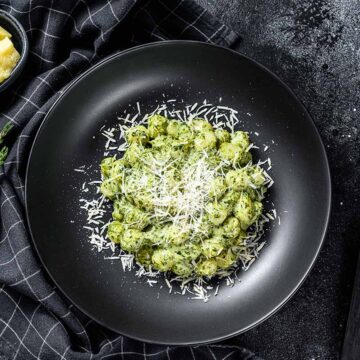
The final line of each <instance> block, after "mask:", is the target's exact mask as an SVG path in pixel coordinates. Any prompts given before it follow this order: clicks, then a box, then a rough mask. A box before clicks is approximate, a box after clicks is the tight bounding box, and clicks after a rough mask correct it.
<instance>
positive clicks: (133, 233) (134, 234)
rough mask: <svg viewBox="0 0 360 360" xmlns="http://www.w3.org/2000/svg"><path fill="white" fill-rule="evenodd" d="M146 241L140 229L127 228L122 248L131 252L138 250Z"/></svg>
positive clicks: (122, 240)
mask: <svg viewBox="0 0 360 360" xmlns="http://www.w3.org/2000/svg"><path fill="white" fill-rule="evenodd" d="M143 243H144V236H143V233H142V232H141V231H140V230H137V229H130V228H129V229H125V231H124V233H123V236H122V239H121V248H122V249H123V250H125V251H129V252H137V251H138V250H139V249H140V248H141V246H142V245H143Z"/></svg>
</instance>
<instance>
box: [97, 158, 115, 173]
mask: <svg viewBox="0 0 360 360" xmlns="http://www.w3.org/2000/svg"><path fill="white" fill-rule="evenodd" d="M114 161H115V157H107V158H104V159H102V161H101V163H100V171H101V174H102V176H104V177H105V178H106V177H109V176H110V171H111V169H112V167H113V164H114Z"/></svg>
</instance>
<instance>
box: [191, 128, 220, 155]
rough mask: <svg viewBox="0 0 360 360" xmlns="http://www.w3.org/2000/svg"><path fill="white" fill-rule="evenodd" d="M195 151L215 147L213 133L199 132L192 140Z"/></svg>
mask: <svg viewBox="0 0 360 360" xmlns="http://www.w3.org/2000/svg"><path fill="white" fill-rule="evenodd" d="M194 145H195V149H196V150H198V151H202V150H210V149H214V148H215V147H216V137H215V134H214V132H213V131H201V132H199V133H198V134H197V136H196V137H195V139H194Z"/></svg>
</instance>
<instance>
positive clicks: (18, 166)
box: [0, 0, 252, 360]
mask: <svg viewBox="0 0 360 360" xmlns="http://www.w3.org/2000/svg"><path fill="white" fill-rule="evenodd" d="M188 8H191V10H188ZM0 9H4V10H6V11H9V12H10V13H11V14H13V15H14V16H16V17H17V18H18V19H19V20H20V21H21V22H22V24H23V25H24V27H25V30H26V32H27V34H28V36H29V39H30V44H31V52H30V55H29V68H30V66H31V71H30V75H27V78H26V79H24V82H23V83H21V84H20V85H19V86H18V87H17V88H16V90H15V91H14V92H13V95H14V97H15V100H14V101H12V102H11V103H9V104H7V106H6V107H4V106H3V104H0V127H2V126H3V125H4V124H5V123H6V122H7V121H11V122H12V123H13V124H14V129H13V132H14V133H15V134H16V135H17V136H16V140H15V141H14V143H13V144H12V145H11V147H10V152H9V156H8V159H7V161H6V162H5V164H4V166H3V167H2V168H0V187H1V191H0V204H1V206H0V217H1V224H0V269H1V271H0V284H1V288H0V341H4V343H6V344H8V345H9V346H8V348H9V349H12V351H13V353H9V354H3V355H5V356H8V358H9V359H30V358H34V359H119V358H121V359H123V360H127V359H138V358H139V359H148V358H150V359H153V358H156V359H169V360H172V359H180V358H193V359H203V358H209V350H210V353H211V358H213V359H219V360H225V359H232V358H234V359H235V358H236V359H239V358H245V357H246V356H252V355H251V353H250V352H246V351H245V352H244V350H243V349H242V348H237V347H233V346H220V345H210V346H204V347H161V346H158V345H145V344H141V343H139V342H136V341H133V340H130V339H127V338H124V337H123V336H118V335H116V334H114V333H112V332H110V331H108V330H106V329H103V328H102V327H100V325H98V324H96V323H95V322H94V321H92V320H89V319H88V318H87V317H86V316H85V315H84V314H82V313H81V312H80V311H79V310H78V309H76V308H75V307H73V306H72V305H71V304H69V303H68V302H67V300H65V299H64V298H63V297H62V295H61V294H59V292H58V290H57V289H56V288H55V287H54V286H53V285H52V284H50V283H49V281H48V279H47V277H46V275H45V274H44V271H43V269H42V268H41V266H40V265H39V263H38V260H37V258H36V257H35V256H34V253H33V249H32V246H31V245H30V240H29V234H28V232H27V228H26V225H25V222H24V207H23V206H24V172H25V171H24V167H25V165H26V160H27V153H28V151H29V149H30V146H31V143H32V140H33V138H34V136H35V133H36V129H37V128H38V126H39V125H40V123H41V121H42V119H43V118H44V115H45V114H46V112H47V110H48V109H49V108H50V106H51V105H52V104H53V102H54V101H55V99H56V98H57V97H58V96H59V94H60V93H61V92H62V90H63V88H64V87H65V86H66V85H67V84H68V83H69V82H70V81H71V80H73V78H74V77H75V76H77V75H79V74H80V73H81V72H82V71H83V70H84V69H86V68H88V67H89V66H90V65H92V64H94V63H95V62H96V61H98V60H100V59H101V58H103V57H104V56H106V55H108V54H109V53H111V52H114V51H118V50H121V49H124V48H126V47H129V46H133V45H134V44H137V43H141V42H144V41H156V40H159V39H167V38H177V37H180V38H181V37H182V35H183V34H185V33H186V34H187V36H186V37H185V38H189V37H191V38H193V39H195V40H203V41H210V42H215V43H219V44H222V45H227V46H229V45H231V42H232V41H234V40H236V36H235V34H233V33H232V32H231V31H230V30H229V29H228V28H226V26H224V25H223V24H221V23H219V22H218V21H216V20H215V19H213V18H212V17H211V16H210V15H209V14H208V13H206V12H205V11H203V10H202V9H201V8H200V7H198V6H197V5H195V4H194V3H192V1H191V0H167V1H166V4H165V2H164V1H161V0H150V1H140V0H139V1H136V0H101V1H99V0H78V1H76V2H74V1H54V0H40V1H36V2H35V1H31V0H29V1H28V2H24V1H22V0H11V1H10V0H5V1H2V2H1V3H0ZM154 9H156V10H154ZM158 11H160V13H158ZM159 14H160V17H161V18H159ZM129 16H131V17H132V21H131V22H130V23H131V24H133V26H134V29H132V30H131V29H130V30H128V34H127V37H126V39H125V40H124V43H123V44H114V46H113V47H112V48H111V46H110V47H109V44H108V43H107V42H108V40H109V38H110V36H111V34H112V33H113V32H114V31H116V29H117V28H118V27H120V26H121V25H122V21H123V20H124V19H126V18H127V17H129ZM172 17H175V18H176V19H177V20H178V23H177V26H176V27H174V28H172V27H171V26H169V24H168V22H167V20H168V19H171V18H172ZM202 23H206V25H207V26H203V27H202V26H201V24H202ZM139 24H140V26H139ZM198 24H199V25H198ZM135 29H136V33H135ZM139 29H140V30H139ZM133 31H134V32H133ZM85 35H86V41H85V40H84V36H85ZM64 38H66V39H67V40H68V41H69V42H70V43H71V42H74V43H77V44H78V43H79V39H80V38H81V39H82V42H81V44H82V46H81V48H80V47H78V46H76V47H74V48H71V49H69V52H68V57H64V51H66V49H65V50H64V49H62V48H61V47H60V41H62V40H63V39H64ZM110 48H111V49H110Z"/></svg>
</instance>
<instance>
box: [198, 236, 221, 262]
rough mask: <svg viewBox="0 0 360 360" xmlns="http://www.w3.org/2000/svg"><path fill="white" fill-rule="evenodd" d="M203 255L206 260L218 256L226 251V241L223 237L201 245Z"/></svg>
mask: <svg viewBox="0 0 360 360" xmlns="http://www.w3.org/2000/svg"><path fill="white" fill-rule="evenodd" d="M201 249H202V254H203V255H204V256H205V257H206V258H208V259H209V258H213V257H215V256H218V255H219V254H220V253H221V252H222V251H223V250H224V240H223V238H221V237H212V238H210V239H207V240H204V241H203V242H202V244H201Z"/></svg>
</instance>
